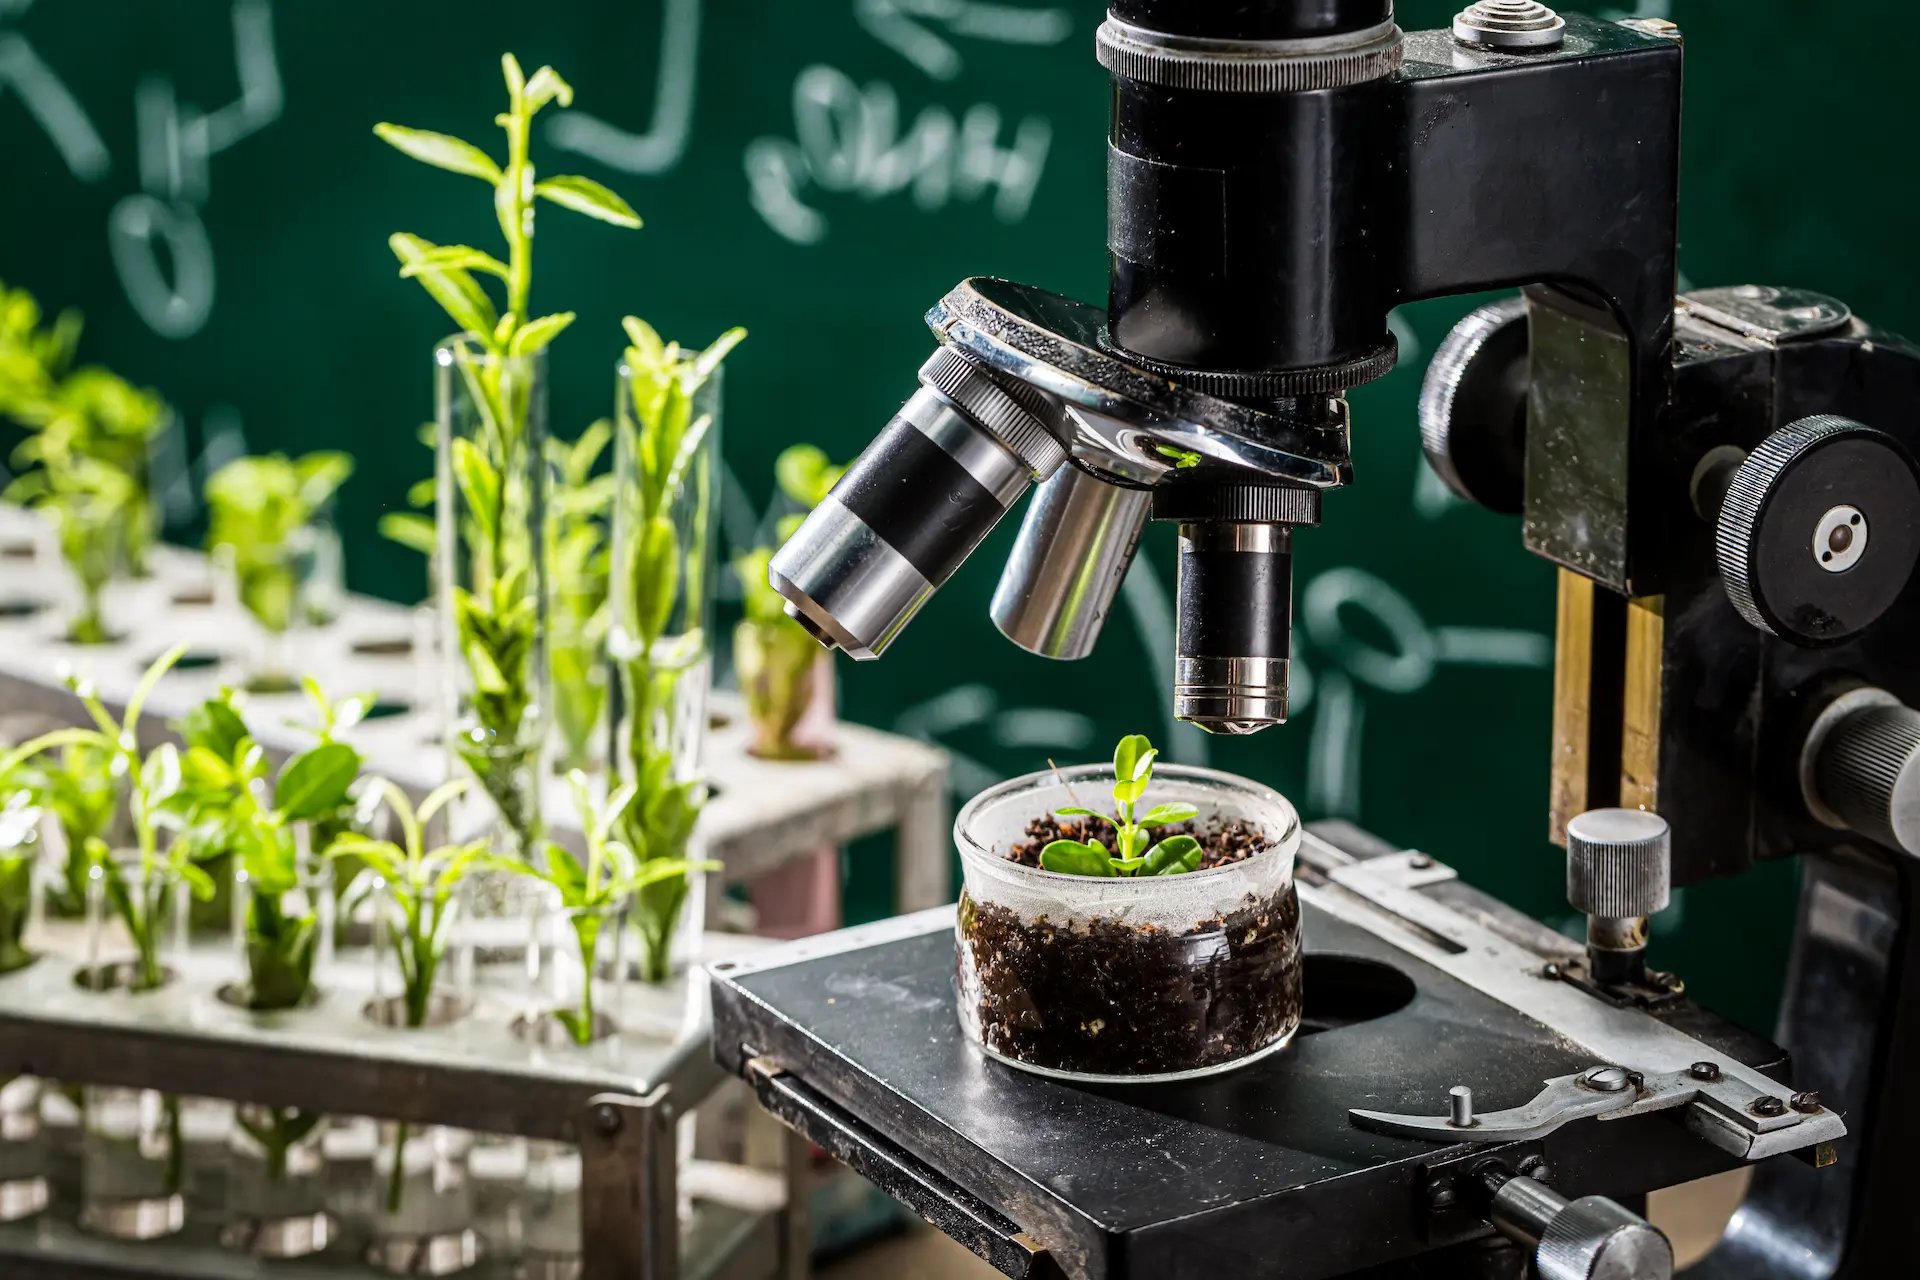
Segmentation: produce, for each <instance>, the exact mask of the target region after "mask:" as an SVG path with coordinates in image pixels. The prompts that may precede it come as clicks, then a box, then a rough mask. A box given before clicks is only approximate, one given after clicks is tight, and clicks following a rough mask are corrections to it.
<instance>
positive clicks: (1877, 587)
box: [1714, 415, 1920, 648]
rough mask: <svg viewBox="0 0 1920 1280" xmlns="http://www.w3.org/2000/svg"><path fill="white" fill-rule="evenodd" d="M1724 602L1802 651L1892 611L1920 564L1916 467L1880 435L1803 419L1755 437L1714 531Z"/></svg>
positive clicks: (1832, 420) (1824, 418)
mask: <svg viewBox="0 0 1920 1280" xmlns="http://www.w3.org/2000/svg"><path fill="white" fill-rule="evenodd" d="M1714 555H1715V558H1716V559H1717V560H1718V561H1719V567H1720V577H1721V580H1722V581H1723V582H1724V584H1725V586H1726V589H1727V598H1728V599H1729V600H1730V601H1732V602H1733V607H1734V608H1735V609H1736V610H1738V611H1739V613H1740V616H1741V617H1743V618H1745V619H1746V620H1747V621H1748V622H1749V623H1751V624H1752V625H1754V626H1755V627H1757V628H1759V629H1760V630H1761V631H1764V632H1766V633H1768V634H1769V635H1777V636H1780V637H1781V638H1782V639H1785V640H1788V641H1791V642H1792V643H1794V644H1797V645H1801V646H1803V647H1806V648H1822V647H1825V646H1828V645H1834V644H1839V643H1841V642H1842V641H1845V640H1849V639H1851V638H1852V637H1854V636H1856V635H1859V634H1860V633H1861V632H1862V631H1864V630H1866V629H1867V628H1868V627H1869V626H1871V625H1872V624H1873V623H1874V622H1876V621H1878V620H1879V618H1880V616H1881V615H1882V614H1884V613H1885V612H1886V611H1887V610H1888V609H1889V608H1890V607H1892V605H1893V603H1894V601H1895V600H1897V599H1898V598H1899V597H1900V594H1901V593H1902V592H1903V591H1905V590H1906V588H1907V583H1908V581H1909V580H1910V579H1911V578H1912V577H1913V571H1914V565H1915V563H1916V561H1920V468H1916V465H1915V462H1914V460H1913V455H1912V454H1911V453H1909V452H1908V451H1907V449H1906V447H1905V446H1904V445H1902V444H1901V443H1900V442H1899V441H1898V440H1896V439H1894V438H1893V437H1892V436H1890V435H1888V434H1887V433H1885V432H1884V431H1877V430H1875V429H1874V428H1872V427H1868V426H1865V425H1863V424H1861V423H1858V422H1854V421H1852V420H1851V419H1848V418H1838V417H1832V416H1829V415H1821V416H1817V417H1811V418H1802V419H1800V420H1799V421H1798V422H1793V423H1790V424H1788V425H1787V426H1784V427H1782V428H1780V429H1779V430H1778V431H1776V432H1774V433H1773V434H1772V435H1770V436H1768V437H1767V438H1766V439H1765V440H1763V441H1761V442H1760V445H1759V447H1758V448H1756V449H1755V450H1754V451H1753V452H1752V453H1751V454H1749V455H1748V456H1747V459H1746V461H1745V462H1743V463H1741V464H1740V468H1739V470H1737V471H1735V472H1734V475H1733V481H1732V483H1731V484H1730V485H1728V487H1727V492H1726V497H1725V498H1724V500H1723V501H1722V502H1721V505H1720V515H1719V518H1718V520H1717V521H1716V523H1715V528H1714Z"/></svg>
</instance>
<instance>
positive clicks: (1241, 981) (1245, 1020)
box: [960, 816, 1301, 1076]
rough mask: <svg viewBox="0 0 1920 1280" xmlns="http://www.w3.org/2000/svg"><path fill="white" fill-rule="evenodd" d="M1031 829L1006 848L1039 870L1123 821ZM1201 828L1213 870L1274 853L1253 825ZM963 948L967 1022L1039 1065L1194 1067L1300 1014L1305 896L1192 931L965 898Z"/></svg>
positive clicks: (1283, 1029)
mask: <svg viewBox="0 0 1920 1280" xmlns="http://www.w3.org/2000/svg"><path fill="white" fill-rule="evenodd" d="M1187 825H1188V827H1189V828H1190V827H1191V825H1192V824H1187ZM1102 828H1104V829H1105V834H1104V835H1103V834H1102ZM1175 833H1176V829H1172V828H1170V829H1168V830H1167V832H1166V834H1175ZM1027 834H1028V835H1029V836H1030V837H1031V840H1030V841H1028V842H1027V843H1024V844H1021V845H1017V846H1015V848H1014V849H1012V850H1010V851H1009V853H1008V855H1007V856H1008V858H1009V859H1010V860H1011V861H1014V862H1020V863H1022V864H1023V865H1027V866H1033V865H1037V863H1038V861H1039V852H1040V850H1041V849H1042V848H1044V847H1045V846H1046V844H1047V842H1048V841H1049V840H1054V839H1063V838H1064V839H1075V840H1080V839H1087V838H1089V837H1091V838H1094V839H1100V840H1102V841H1103V843H1108V842H1109V841H1110V837H1111V835H1112V828H1111V826H1110V825H1109V824H1107V823H1105V822H1101V821H1098V820H1077V821H1069V822H1065V823H1062V822H1061V821H1060V820H1058V819H1056V818H1053V817H1051V816H1049V817H1047V818H1042V819H1037V820H1036V821H1035V822H1033V823H1032V824H1030V825H1029V826H1028V828H1027ZM1189 834H1192V835H1194V836H1196V837H1197V838H1198V839H1200V840H1201V842H1202V844H1203V846H1204V847H1205V848H1206V850H1207V852H1206V855H1205V861H1204V862H1203V863H1202V865H1203V866H1205V867H1214V866H1221V865H1224V864H1226V863H1229V862H1237V861H1240V860H1242V859H1245V858H1248V857H1250V856H1252V855H1253V854H1254V853H1256V852H1258V851H1260V850H1262V849H1265V848H1267V842H1266V841H1265V840H1264V839H1263V838H1262V837H1261V836H1260V834H1259V832H1258V831H1257V830H1255V829H1253V828H1251V827H1248V826H1247V825H1246V824H1244V823H1232V824H1227V825H1225V826H1223V827H1220V828H1217V829H1214V830H1211V831H1202V830H1190V831H1189ZM1108 847H1109V848H1111V847H1112V846H1111V843H1108ZM960 946H961V947H963V948H966V949H967V953H968V954H969V955H970V956H971V959H972V967H973V970H974V974H975V976H976V977H977V983H976V982H973V981H970V980H969V978H968V977H967V975H966V974H965V973H964V972H963V973H962V976H961V983H960V998H961V1000H962V1001H963V1002H971V1009H970V1010H966V1009H963V1016H969V1017H971V1018H972V1019H975V1020H977V1022H978V1024H979V1028H980V1035H981V1039H982V1040H983V1042H984V1043H985V1044H986V1045H987V1047H988V1048H990V1049H992V1050H993V1051H994V1052H996V1053H1000V1054H1003V1055H1005V1056H1006V1057H1009V1058H1013V1059H1016V1060H1018V1061H1021V1062H1027V1063H1031V1064H1033V1065H1035V1066H1040V1067H1049V1068H1053V1069H1055V1070H1062V1071H1078V1072H1085V1073H1088V1074H1096V1075H1121V1076H1124V1075H1151V1074H1158V1073H1162V1072H1171V1071H1189V1070H1195V1069H1198V1068H1202V1067H1209V1066H1215V1065H1218V1064H1220V1063H1223V1062H1229V1061H1232V1060H1233V1059H1235V1058H1239V1057H1242V1056H1244V1055H1246V1054H1249V1053H1252V1052H1254V1051H1255V1050H1258V1049H1262V1048H1265V1047H1266V1046H1267V1045H1269V1044H1271V1043H1272V1042H1273V1041H1274V1040H1276V1039H1278V1038H1279V1037H1281V1036H1283V1035H1286V1034H1289V1033H1290V1032H1291V1031H1292V1030H1293V1028H1295V1027H1297V1026H1298V1025H1299V1021H1300V1013H1301V983H1300V970H1301V960H1300V901H1299V896H1298V895H1297V893H1296V892H1295V891H1294V888H1293V886H1292V885H1291V884H1289V885H1288V886H1287V887H1286V889H1285V890H1283V891H1282V892H1280V893H1278V894H1276V895H1274V896H1273V897H1271V898H1269V899H1267V900H1265V901H1257V900H1255V899H1254V898H1253V897H1252V896H1249V897H1248V898H1247V900H1246V902H1245V904H1244V905H1243V906H1241V907H1240V908H1238V909H1236V910H1234V911H1230V912H1227V913H1225V914H1224V915H1216V916H1213V917H1211V918H1209V919H1205V920H1196V921H1195V922H1194V923H1193V925H1192V926H1191V927H1190V928H1188V929H1186V930H1184V931H1179V932H1176V931H1174V930H1171V929H1163V928H1159V927H1157V926H1154V925H1151V924H1146V925H1136V924H1130V923H1127V922H1125V921H1121V920H1111V919H1103V918H1100V917H1095V918H1093V919H1091V920H1085V921H1080V922H1076V923H1075V924H1073V925H1072V926H1071V927H1064V928H1063V927H1060V926H1058V925H1056V924H1054V923H1053V922H1051V921H1049V920H1047V919H1046V918H1044V917H1043V918H1040V919H1028V918H1025V917H1023V916H1021V915H1018V914H1017V913H1015V912H1013V911H1010V910H1008V909H1007V908H1005V907H1002V906H999V905H998V904H995V903H978V902H974V901H973V900H972V899H970V898H968V897H966V896H965V895H962V897H961V899H960ZM970 987H977V989H972V990H970V989H969V988H970Z"/></svg>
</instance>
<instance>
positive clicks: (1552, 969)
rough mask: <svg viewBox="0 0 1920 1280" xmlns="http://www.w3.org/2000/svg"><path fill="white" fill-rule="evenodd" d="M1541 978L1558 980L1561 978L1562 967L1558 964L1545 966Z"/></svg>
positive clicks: (1542, 968) (1542, 967) (1541, 970)
mask: <svg viewBox="0 0 1920 1280" xmlns="http://www.w3.org/2000/svg"><path fill="white" fill-rule="evenodd" d="M1540 976H1541V977H1543V978H1558V977H1559V976H1560V966H1559V965H1557V964H1546V965H1543V966H1541V969H1540Z"/></svg>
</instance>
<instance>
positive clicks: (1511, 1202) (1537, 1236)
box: [1488, 1176, 1673, 1280]
mask: <svg viewBox="0 0 1920 1280" xmlns="http://www.w3.org/2000/svg"><path fill="white" fill-rule="evenodd" d="M1492 1181H1494V1182H1497V1183H1498V1184H1499V1186H1498V1189H1497V1190H1495V1191H1494V1195H1493V1203H1492V1211H1491V1213H1490V1214H1489V1215H1488V1216H1489V1217H1490V1218H1491V1219H1492V1221H1493V1225H1494V1226H1495V1228H1497V1229H1498V1230H1499V1231H1500V1233H1501V1234H1502V1235H1504V1236H1506V1237H1508V1238H1509V1239H1512V1240H1517V1241H1519V1242H1521V1243H1522V1244H1528V1245H1533V1246H1534V1253H1533V1266H1534V1274H1535V1275H1537V1276H1538V1277H1539V1278H1540V1280H1672V1276H1673V1246H1672V1245H1671V1244H1669V1243H1668V1242H1667V1237H1666V1236H1665V1235H1663V1234H1662V1233H1661V1231H1660V1229H1659V1228H1658V1227H1656V1226H1654V1225H1653V1224H1652V1223H1650V1222H1648V1221H1647V1220H1646V1219H1645V1218H1642V1217H1639V1216H1638V1215H1636V1214H1632V1213H1629V1212H1627V1211H1626V1210H1625V1209H1623V1208H1621V1207H1620V1206H1619V1205H1617V1204H1615V1203H1614V1202H1613V1201H1611V1200H1608V1199H1605V1198H1604V1197H1602V1196H1583V1197H1581V1198H1580V1199H1578V1200H1574V1201H1571V1202H1569V1201H1568V1200H1567V1199H1566V1197H1564V1196H1562V1195H1560V1194H1559V1193H1557V1192H1555V1191H1553V1190H1551V1189H1549V1188H1547V1187H1544V1186H1542V1185H1541V1184H1540V1183H1538V1182H1536V1181H1534V1180H1533V1179H1532V1178H1504V1177H1497V1176H1496V1177H1495V1178H1493V1179H1492Z"/></svg>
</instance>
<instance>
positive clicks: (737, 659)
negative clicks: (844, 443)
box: [733, 444, 847, 760]
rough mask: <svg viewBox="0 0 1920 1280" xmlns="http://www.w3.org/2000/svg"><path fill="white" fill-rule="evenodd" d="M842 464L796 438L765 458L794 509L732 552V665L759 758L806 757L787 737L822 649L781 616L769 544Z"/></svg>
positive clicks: (807, 697) (815, 501) (823, 492)
mask: <svg viewBox="0 0 1920 1280" xmlns="http://www.w3.org/2000/svg"><path fill="white" fill-rule="evenodd" d="M846 471H847V469H846V467H844V466H838V465H836V464H835V463H834V462H833V461H832V460H830V459H829V458H828V457H827V455H826V453H825V451H823V450H821V449H819V448H818V447H816V446H814V445H810V444H796V445H791V446H789V447H788V448H786V449H784V450H782V451H781V453H780V456H779V457H777V458H775V459H774V461H773V475H774V480H775V482H776V483H777V484H778V486H779V488H780V492H781V494H782V495H783V496H784V497H785V498H786V499H787V501H788V502H791V503H793V504H794V505H795V506H797V507H799V508H800V510H799V511H797V512H791V513H788V514H787V515H783V516H781V517H780V520H779V523H778V524H777V525H776V526H775V544H776V545H775V546H773V547H756V548H754V549H753V550H752V551H748V552H745V553H743V554H741V555H738V556H735V557H734V560H733V572H734V574H735V576H737V577H738V578H739V579H740V592H741V597H740V598H741V603H742V604H743V605H744V606H745V609H746V617H745V618H743V619H742V620H741V622H740V625H739V626H738V627H737V628H736V629H735V630H734V633H733V665H734V670H735V671H736V673H737V674H738V675H739V677H740V692H741V694H742V695H743V696H744V697H745V698H746V700H747V714H748V715H749V716H750V717H751V718H752V720H753V725H754V729H755V736H756V739H757V741H756V742H755V744H754V748H753V750H754V754H755V755H759V756H763V757H765V758H767V759H771V760H804V759H811V758H812V756H813V752H812V751H810V750H809V749H807V748H805V747H803V746H800V745H798V744H796V743H795V742H794V741H793V731H794V729H795V728H796V727H798V725H799V723H800V720H801V718H802V717H803V716H805V715H806V713H807V708H808V706H809V705H811V702H812V698H813V689H814V686H813V674H814V672H815V670H817V669H818V667H819V665H820V658H821V655H822V653H823V652H824V651H823V650H822V649H821V648H820V642H819V641H817V640H815V639H814V638H813V637H812V636H811V635H809V634H807V630H806V628H804V627H802V626H801V625H800V624H799V623H797V622H795V621H794V620H793V619H792V618H790V617H788V616H787V612H786V609H787V601H786V597H785V596H782V595H781V594H780V593H779V592H778V591H775V590H774V589H773V584H772V583H771V582H770V581H769V580H768V578H767V567H768V565H770V564H771V563H772V562H773V556H774V551H775V550H776V549H777V547H778V546H784V545H785V544H786V542H787V540H788V539H789V538H791V537H793V535H794V534H795V533H796V532H798V531H799V528H800V525H801V523H802V522H803V521H804V520H805V519H806V513H807V512H809V511H812V510H813V509H814V508H815V507H817V506H819V505H820V503H821V502H822V501H824V500H825V498H826V496H827V494H828V493H829V492H831V491H832V489H833V486H834V485H836V484H838V483H839V481H840V477H841V476H843V475H845V474H846Z"/></svg>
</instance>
